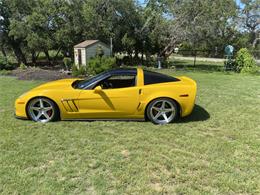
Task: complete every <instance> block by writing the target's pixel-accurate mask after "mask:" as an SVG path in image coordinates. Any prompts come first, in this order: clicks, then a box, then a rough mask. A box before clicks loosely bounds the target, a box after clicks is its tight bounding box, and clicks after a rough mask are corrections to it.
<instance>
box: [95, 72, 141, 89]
mask: <svg viewBox="0 0 260 195" xmlns="http://www.w3.org/2000/svg"><path fill="white" fill-rule="evenodd" d="M135 80H136V79H135V76H134V75H114V76H111V77H109V78H107V79H105V80H102V81H100V82H99V83H98V84H97V86H98V85H100V86H101V87H102V89H118V88H124V87H134V86H135Z"/></svg>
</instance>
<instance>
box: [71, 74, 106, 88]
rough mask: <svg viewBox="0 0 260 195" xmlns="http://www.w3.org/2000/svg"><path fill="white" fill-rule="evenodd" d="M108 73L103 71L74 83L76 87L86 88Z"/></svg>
mask: <svg viewBox="0 0 260 195" xmlns="http://www.w3.org/2000/svg"><path fill="white" fill-rule="evenodd" d="M106 75H107V72H103V73H101V74H98V75H96V76H93V77H91V78H89V79H86V80H78V81H76V83H75V84H74V86H75V88H76V89H86V88H87V87H88V86H89V85H91V84H92V83H95V82H96V81H99V80H100V79H102V78H104V77H105V76H106Z"/></svg>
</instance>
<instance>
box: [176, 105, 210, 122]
mask: <svg viewBox="0 0 260 195" xmlns="http://www.w3.org/2000/svg"><path fill="white" fill-rule="evenodd" d="M209 118H210V114H209V113H208V111H207V110H206V109H205V108H203V107H201V106H200V105H197V104H195V106H194V108H193V111H192V113H191V114H190V115H189V116H186V117H183V118H180V119H179V120H178V121H176V122H177V123H188V122H196V121H206V120H208V119H209Z"/></svg>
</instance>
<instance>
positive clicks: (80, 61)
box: [78, 49, 82, 65]
mask: <svg viewBox="0 0 260 195" xmlns="http://www.w3.org/2000/svg"><path fill="white" fill-rule="evenodd" d="M78 62H79V65H81V64H82V57H81V49H78Z"/></svg>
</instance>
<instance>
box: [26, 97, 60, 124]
mask: <svg viewBox="0 0 260 195" xmlns="http://www.w3.org/2000/svg"><path fill="white" fill-rule="evenodd" d="M27 114H28V117H29V118H30V119H32V120H33V121H36V122H42V123H46V122H50V121H55V120H57V119H58V117H59V109H58V108H57V106H56V104H55V103H54V102H53V101H52V100H50V99H48V98H44V97H37V98H34V99H32V100H31V101H30V102H29V103H28V106H27Z"/></svg>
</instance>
